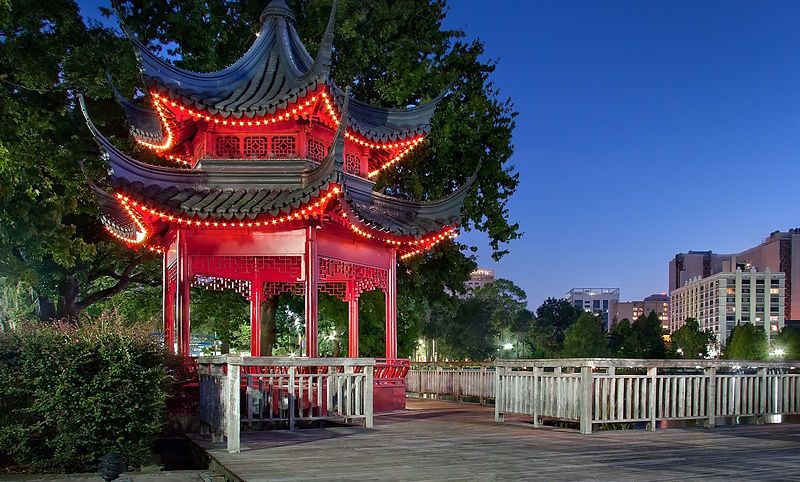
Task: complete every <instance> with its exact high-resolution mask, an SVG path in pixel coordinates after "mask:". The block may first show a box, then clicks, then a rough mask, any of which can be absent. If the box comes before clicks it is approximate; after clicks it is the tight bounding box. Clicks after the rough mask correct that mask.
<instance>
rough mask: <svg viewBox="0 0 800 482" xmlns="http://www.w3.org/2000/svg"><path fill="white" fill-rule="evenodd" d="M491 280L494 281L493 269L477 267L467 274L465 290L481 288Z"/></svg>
mask: <svg viewBox="0 0 800 482" xmlns="http://www.w3.org/2000/svg"><path fill="white" fill-rule="evenodd" d="M492 282H494V270H493V269H488V268H478V269H476V270H474V271H473V272H472V273H470V274H469V280H467V282H466V287H467V291H472V290H474V289H476V288H482V287H484V286H486V285H487V284H489V283H492Z"/></svg>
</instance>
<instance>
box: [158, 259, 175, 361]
mask: <svg viewBox="0 0 800 482" xmlns="http://www.w3.org/2000/svg"><path fill="white" fill-rule="evenodd" d="M161 277H162V282H161V320H162V325H163V328H162V333H163V334H164V348H166V349H167V350H168V351H169V352H170V353H174V352H175V293H174V292H173V288H174V286H173V284H172V283H170V282H169V251H164V262H163V266H162V270H161Z"/></svg>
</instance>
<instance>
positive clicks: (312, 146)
mask: <svg viewBox="0 0 800 482" xmlns="http://www.w3.org/2000/svg"><path fill="white" fill-rule="evenodd" d="M308 158H309V159H311V160H312V161H314V162H322V160H323V159H325V145H324V144H323V143H322V142H320V141H318V140H316V139H309V140H308Z"/></svg>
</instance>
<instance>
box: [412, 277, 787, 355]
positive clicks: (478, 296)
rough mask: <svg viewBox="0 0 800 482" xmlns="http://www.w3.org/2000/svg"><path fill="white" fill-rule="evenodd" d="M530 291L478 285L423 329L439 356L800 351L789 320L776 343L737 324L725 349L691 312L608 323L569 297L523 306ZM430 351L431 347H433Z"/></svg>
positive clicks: (507, 283)
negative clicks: (671, 321) (669, 326)
mask: <svg viewBox="0 0 800 482" xmlns="http://www.w3.org/2000/svg"><path fill="white" fill-rule="evenodd" d="M526 298H527V297H526V294H525V292H524V291H523V290H522V289H521V288H519V287H517V286H516V285H514V283H512V282H511V281H508V280H502V279H501V280H497V281H495V282H494V283H491V284H489V285H486V286H485V287H482V288H478V289H476V290H474V291H473V292H471V293H470V296H469V297H468V298H466V299H460V300H457V301H456V302H455V303H454V308H453V310H452V311H450V312H443V313H438V314H437V316H436V317H435V319H433V320H431V321H430V322H429V323H428V325H427V327H426V329H427V331H426V332H425V336H426V337H428V338H429V339H435V340H436V347H437V350H436V351H437V354H438V358H439V359H440V360H442V359H449V360H464V359H466V360H486V359H492V358H567V357H569V358H572V357H575V358H582V357H615V358H644V359H663V358H687V359H698V358H700V359H702V358H709V357H712V356H721V357H724V358H728V359H746V360H766V359H780V358H782V359H798V358H800V329H798V328H797V327H793V326H787V327H785V328H783V329H782V330H781V331H780V332H778V333H775V334H774V336H773V337H772V341H771V343H770V342H768V339H767V336H766V333H765V332H764V330H763V329H762V328H760V327H756V326H754V325H752V324H750V323H743V324H737V325H736V326H735V327H734V329H733V330H732V331H731V333H730V334H729V336H728V338H727V340H726V343H725V347H724V349H723V350H722V352H721V353H720V347H719V343H718V342H717V338H716V336H715V335H714V334H713V333H712V332H711V331H710V330H703V329H701V327H700V324H699V323H698V321H697V320H695V319H694V318H688V319H686V320H685V322H684V323H683V325H682V326H681V327H680V328H679V329H678V330H676V331H675V332H674V333H672V334H671V335H670V336H666V335H667V334H668V333H667V331H666V330H665V329H664V328H663V326H662V320H660V319H659V316H658V314H656V313H655V312H650V313H649V314H647V315H644V316H640V317H639V318H637V319H635V320H629V319H627V318H625V319H622V320H619V321H616V320H615V321H614V322H613V324H612V327H611V329H610V330H609V331H606V330H605V329H604V327H603V323H602V320H601V318H600V317H599V316H598V315H595V314H592V313H589V312H586V311H583V310H581V309H580V308H576V307H575V306H573V305H572V304H571V303H570V302H569V301H567V300H564V299H556V298H548V299H547V300H545V301H544V303H542V305H541V306H539V307H538V308H537V309H536V311H535V312H531V311H529V310H528V309H527V308H526V304H525V301H526ZM428 355H429V356H428V359H430V355H431V354H430V353H428Z"/></svg>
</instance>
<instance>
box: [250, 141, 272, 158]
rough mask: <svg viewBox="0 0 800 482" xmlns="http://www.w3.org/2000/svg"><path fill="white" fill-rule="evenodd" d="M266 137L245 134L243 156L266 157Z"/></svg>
mask: <svg viewBox="0 0 800 482" xmlns="http://www.w3.org/2000/svg"><path fill="white" fill-rule="evenodd" d="M267 152H268V151H267V137H266V136H247V137H245V138H244V157H251V158H264V157H267Z"/></svg>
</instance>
